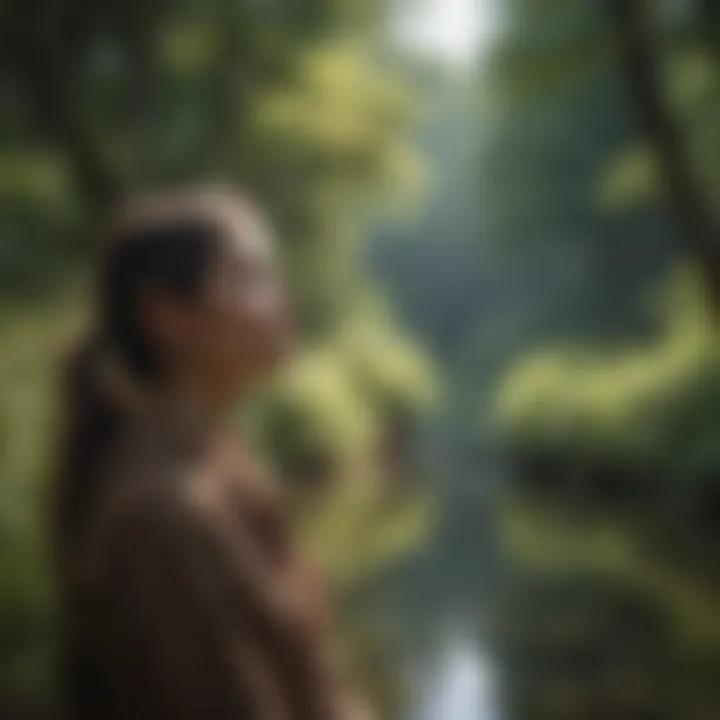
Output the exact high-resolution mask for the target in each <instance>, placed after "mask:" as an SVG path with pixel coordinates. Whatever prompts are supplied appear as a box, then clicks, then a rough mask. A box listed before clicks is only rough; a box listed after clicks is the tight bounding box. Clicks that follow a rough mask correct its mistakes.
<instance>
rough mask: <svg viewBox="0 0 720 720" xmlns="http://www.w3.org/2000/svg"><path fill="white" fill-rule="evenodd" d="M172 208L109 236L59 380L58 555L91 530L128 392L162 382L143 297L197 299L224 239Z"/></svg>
mask: <svg viewBox="0 0 720 720" xmlns="http://www.w3.org/2000/svg"><path fill="white" fill-rule="evenodd" d="M175 208H176V206H173V209H172V210H171V211H168V209H167V207H165V208H164V209H163V211H162V212H153V210H152V207H151V209H150V211H148V208H147V207H144V210H145V212H143V213H139V217H133V216H132V214H130V215H129V216H127V217H124V219H123V220H122V222H120V223H118V224H116V226H115V228H114V229H113V230H112V231H111V232H110V233H109V237H108V238H106V247H105V249H104V252H103V253H102V257H101V262H100V268H99V272H98V276H97V282H98V285H97V288H96V302H97V308H96V310H97V312H96V319H95V326H94V329H93V330H92V332H91V333H90V334H89V335H88V337H87V338H86V340H84V341H83V342H82V343H81V344H80V346H79V347H78V348H77V349H76V350H75V351H74V352H73V353H72V354H71V356H70V359H69V361H68V362H67V365H66V368H65V375H64V378H63V386H64V387H63V389H64V393H63V395H64V399H63V402H64V406H65V408H64V409H65V415H66V418H65V426H64V428H63V430H64V432H63V437H62V445H61V448H60V457H59V468H58V470H59V473H58V475H59V476H58V482H57V488H56V489H57V497H56V508H55V515H56V517H55V523H56V527H55V530H56V532H57V534H58V537H57V538H56V539H57V541H58V542H59V544H60V549H61V552H62V548H63V547H65V546H67V544H68V543H69V542H72V540H73V538H74V537H76V536H77V533H78V532H79V531H81V530H82V529H83V528H84V526H85V525H86V522H87V520H88V518H89V517H90V515H91V513H92V510H93V507H94V502H95V500H96V499H97V498H98V495H99V493H100V492H101V491H102V487H101V483H102V472H100V467H101V463H102V462H103V461H104V458H105V457H106V456H107V452H108V450H109V449H110V448H111V447H112V446H113V444H114V442H115V441H116V439H117V438H118V437H119V435H120V434H121V433H122V432H123V429H124V428H125V426H126V424H127V423H128V421H129V420H130V416H131V415H132V412H133V408H132V403H128V402H127V397H123V392H126V391H127V384H129V385H130V386H132V387H135V388H137V389H143V390H148V389H151V388H152V386H153V384H155V383H157V382H158V381H159V380H160V379H161V378H162V374H163V371H164V367H163V358H162V356H161V353H160V352H159V351H158V348H157V347H156V345H155V343H154V341H153V338H152V337H150V336H149V334H148V332H147V328H146V326H145V323H144V322H143V317H142V314H143V301H144V299H145V298H146V297H147V293H148V292H149V291H160V292H163V293H167V294H168V295H169V296H171V297H172V298H174V299H177V300H179V301H190V300H192V299H193V298H195V297H197V296H198V295H199V293H201V292H202V289H203V286H204V284H205V280H206V278H207V273H208V271H209V268H210V265H211V263H212V262H213V259H214V257H215V255H216V252H217V248H218V246H219V241H220V238H221V236H222V234H223V229H222V223H221V218H220V217H219V216H215V217H214V216H213V212H212V210H211V211H210V212H208V211H207V208H205V212H196V213H194V214H193V213H191V212H188V208H187V207H186V206H183V204H182V203H180V207H177V209H175ZM215 215H217V213H215ZM225 232H227V230H225ZM111 366H112V367H113V368H114V369H115V370H116V371H117V370H120V371H121V373H122V375H123V377H124V379H125V381H126V387H125V388H124V389H123V388H122V387H117V384H116V385H115V386H114V385H113V383H112V382H110V381H109V376H108V372H107V371H108V368H109V367H111ZM115 379H116V380H117V378H115Z"/></svg>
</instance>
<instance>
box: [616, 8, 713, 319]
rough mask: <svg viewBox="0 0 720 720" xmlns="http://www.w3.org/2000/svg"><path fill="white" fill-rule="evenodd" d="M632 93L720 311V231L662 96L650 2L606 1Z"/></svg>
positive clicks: (667, 193)
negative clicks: (652, 30) (719, 231)
mask: <svg viewBox="0 0 720 720" xmlns="http://www.w3.org/2000/svg"><path fill="white" fill-rule="evenodd" d="M608 5H609V9H610V12H611V14H612V18H613V21H614V24H615V31H616V35H617V42H618V50H619V52H620V57H621V62H622V65H623V67H624V70H625V76H626V82H627V88H628V94H629V96H630V100H631V102H632V104H633V106H634V110H635V113H636V115H637V119H638V122H639V125H640V128H641V131H642V133H643V135H644V137H645V139H646V140H647V142H648V144H649V145H650V147H651V148H652V151H653V153H654V154H655V157H656V161H657V167H658V170H659V173H660V181H661V184H662V190H663V196H664V200H665V203H666V206H667V209H668V211H669V212H670V214H671V216H672V218H673V220H674V223H675V226H676V228H677V230H678V232H679V233H680V235H681V237H682V238H683V240H684V242H685V244H686V246H687V248H688V249H689V250H690V252H691V254H692V256H693V257H694V259H695V260H696V262H697V263H698V265H699V267H700V269H701V271H702V273H703V275H704V277H705V279H706V281H707V284H708V290H709V292H710V295H711V298H712V302H713V305H714V307H716V308H717V309H719V310H720V233H718V228H717V225H716V222H715V218H714V217H713V214H712V213H711V212H710V209H709V207H708V205H707V204H706V201H705V198H704V197H703V192H702V188H701V187H700V184H699V182H698V180H697V178H696V177H695V174H694V172H693V168H692V163H691V161H690V158H689V155H688V153H687V151H686V148H685V147H684V144H683V140H682V136H681V133H680V131H679V129H678V127H677V125H676V123H675V120H674V118H673V117H672V113H671V111H670V108H669V107H668V105H667V102H666V100H665V98H664V96H663V91H662V85H661V80H660V73H659V69H658V64H657V54H656V49H655V47H654V45H653V40H652V32H651V28H650V25H651V15H650V12H649V6H650V3H648V1H647V0H608Z"/></svg>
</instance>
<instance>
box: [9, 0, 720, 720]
mask: <svg viewBox="0 0 720 720" xmlns="http://www.w3.org/2000/svg"><path fill="white" fill-rule="evenodd" d="M189 181H190V182H202V181H223V182H230V183H233V184H236V185H238V186H242V187H245V188H247V189H248V190H249V191H250V192H251V193H252V194H253V195H254V196H255V197H256V198H258V200H259V201H260V202H261V204H264V205H265V206H266V207H267V208H268V210H269V212H270V214H271V216H272V218H273V219H274V222H275V224H276V226H277V228H278V232H279V235H280V238H281V243H282V250H283V256H284V262H285V266H286V269H287V275H288V279H289V282H290V283H291V286H292V289H293V292H294V295H295V299H296V303H297V316H298V322H299V325H300V335H301V339H302V342H301V344H300V348H299V349H298V354H297V358H296V360H295V362H294V363H293V364H292V365H291V366H290V367H288V368H287V369H286V370H284V371H283V372H282V374H281V376H280V377H279V378H277V380H276V382H274V383H273V385H272V387H269V388H265V389H263V390H262V392H260V393H259V396H258V398H257V399H255V400H254V402H253V407H252V408H250V412H248V413H247V414H243V415H242V416H241V415H240V413H239V415H238V423H239V424H240V423H245V424H246V427H247V432H250V433H252V434H253V436H255V437H256V438H257V440H258V442H260V443H262V445H263V446H264V447H265V449H266V452H267V454H268V456H269V457H270V459H271V460H272V462H273V463H274V464H275V465H276V466H277V469H278V472H279V473H280V474H281V476H282V478H283V479H284V481H285V482H286V483H287V486H288V489H289V491H290V492H291V494H292V496H293V498H294V499H295V501H296V507H297V510H298V514H299V518H300V521H301V527H302V529H303V537H304V538H305V540H306V542H307V543H308V544H309V545H310V546H311V548H312V550H313V552H315V553H316V555H317V557H318V558H319V559H320V560H321V562H322V563H323V566H324V568H325V572H326V574H327V576H328V578H329V581H330V583H331V585H332V587H333V589H334V592H335V594H336V596H337V599H338V603H339V606H340V609H341V613H342V620H343V623H342V624H343V628H344V632H345V635H346V640H347V643H348V646H349V647H350V649H351V651H352V655H353V658H354V663H355V665H356V667H357V671H358V673H359V674H360V675H361V676H362V678H363V682H364V683H365V685H366V686H367V687H368V689H369V691H370V693H371V695H372V697H373V700H374V702H375V704H376V706H377V707H378V708H379V711H380V716H381V717H382V718H387V719H388V720H498V719H501V718H502V719H507V720H585V719H588V720H607V719H609V718H613V719H627V720H655V719H658V720H664V719H667V720H674V719H676V718H677V719H680V718H682V719H683V720H695V719H697V720H701V719H705V718H707V719H710V718H717V717H718V716H720V683H718V678H719V677H720V552H719V551H720V443H719V442H718V439H719V438H720V342H718V333H717V330H716V327H717V323H718V312H719V311H720V229H719V226H718V224H717V219H716V218H715V217H714V210H715V205H716V204H715V194H716V193H717V192H718V191H720V3H718V2H716V0H656V1H653V0H397V2H391V1H388V2H381V1H380V0H303V2H300V1H299V0H295V1H294V2H293V0H204V1H201V0H158V1H157V2H147V1H146V0H123V1H122V2H119V1H117V0H105V1H104V2H102V3H99V2H95V1H93V0H4V1H3V2H2V3H0V327H1V330H0V338H1V345H0V347H1V350H0V718H3V720H6V719H7V720H11V719H14V720H21V719H22V720H30V719H32V720H34V719H36V718H38V719H39V718H53V717H55V716H56V715H55V712H56V700H57V688H56V686H55V681H54V673H53V670H52V668H53V663H52V652H53V634H54V631H53V628H54V617H53V607H54V602H53V591H52V582H51V574H50V572H49V568H48V566H47V562H46V559H45V553H44V551H43V537H42V530H43V527H44V526H43V512H44V509H43V501H44V498H45V489H46V482H47V481H46V478H47V476H48V474H49V471H50V470H51V469H52V468H51V465H52V456H51V454H50V452H49V449H50V448H51V444H52V431H53V427H54V414H55V411H54V392H55V389H54V383H55V370H56V365H57V362H56V361H57V356H58V353H59V352H60V351H61V350H62V349H63V348H65V347H67V344H68V343H69V342H70V341H71V340H72V338H73V337H74V336H75V334H76V332H77V329H78V328H81V327H82V325H83V322H84V319H85V315H86V313H87V310H88V308H87V298H88V293H89V268H90V267H91V261H92V259H93V257H94V254H95V250H96V245H97V243H98V232H97V229H98V223H99V222H100V221H101V219H102V217H103V215H104V213H105V212H106V210H107V208H108V207H109V206H110V205H111V204H112V203H113V202H114V201H115V200H117V198H119V197H121V196H122V195H123V194H124V193H125V192H128V191H141V190H142V189H144V188H154V187H161V186H167V185H172V184H176V183H185V182H189Z"/></svg>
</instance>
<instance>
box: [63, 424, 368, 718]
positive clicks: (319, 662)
mask: <svg viewBox="0 0 720 720" xmlns="http://www.w3.org/2000/svg"><path fill="white" fill-rule="evenodd" d="M169 425H172V423H169ZM106 465H107V469H106V470H105V471H103V473H101V475H102V477H99V478H98V481H99V482H101V483H102V484H101V487H103V488H104V490H103V491H102V492H100V493H99V497H98V499H97V500H96V502H95V504H94V508H93V511H92V512H91V513H90V517H91V521H89V522H87V523H85V527H82V528H78V529H77V530H76V532H74V533H73V535H72V537H71V538H68V539H67V540H66V542H65V547H61V548H60V567H61V585H62V591H63V593H62V594H63V598H64V603H65V604H64V620H65V623H64V638H65V642H64V660H63V665H64V670H65V672H66V688H67V690H68V705H69V708H70V719H69V720H130V719H132V720H150V719H151V718H152V720H241V719H242V720H356V719H359V718H365V717H366V715H365V711H364V710H362V709H361V708H360V706H359V704H358V703H356V702H355V699H354V697H353V693H352V692H350V690H349V689H348V684H347V683H346V680H345V678H344V676H343V673H342V672H341V671H340V669H339V667H338V665H337V662H336V660H335V659H334V657H333V653H332V650H331V648H330V642H329V637H330V632H329V630H328V628H327V626H326V624H325V617H324V615H325V613H324V609H323V601H322V598H321V597H320V594H319V593H318V592H317V588H318V583H317V580H316V579H315V578H314V577H313V576H312V574H311V572H310V570H309V568H308V567H307V565H306V564H305V563H304V561H303V560H302V558H301V557H300V556H299V554H298V553H297V552H296V548H295V544H294V542H293V541H292V538H291V536H290V533H289V530H288V525H289V523H288V520H287V518H286V517H285V514H284V511H283V507H282V503H281V500H280V497H279V495H278V494H277V493H276V492H275V490H274V489H273V487H272V485H271V484H270V483H269V482H268V481H267V479H266V477H265V476H264V474H263V472H262V471H261V470H260V469H259V468H258V467H257V466H256V465H254V464H253V463H252V462H251V461H250V459H249V457H248V456H246V455H244V454H241V453H238V452H237V451H235V450H234V449H232V448H230V447H229V446H228V445H227V444H223V443H216V444H215V446H214V447H205V448H203V447H200V446H199V445H198V443H197V442H196V441H195V439H194V437H193V434H192V433H189V432H187V429H183V428H180V427H179V426H178V427H168V424H163V423H162V422H160V423H146V424H145V426H143V427H142V428H140V429H139V430H137V431H136V432H134V433H133V436H132V437H130V438H128V439H126V440H125V441H124V442H123V443H121V447H119V448H118V450H117V452H116V453H114V455H113V459H112V460H110V461H109V462H108V463H107V464H106Z"/></svg>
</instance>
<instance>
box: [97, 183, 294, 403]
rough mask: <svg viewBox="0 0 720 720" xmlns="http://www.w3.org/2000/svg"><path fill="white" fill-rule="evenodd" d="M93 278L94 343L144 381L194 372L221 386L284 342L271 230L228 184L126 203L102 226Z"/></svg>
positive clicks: (273, 356)
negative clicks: (103, 238)
mask: <svg viewBox="0 0 720 720" xmlns="http://www.w3.org/2000/svg"><path fill="white" fill-rule="evenodd" d="M98 280H99V287H98V299H99V307H98V319H97V321H98V324H99V329H100V333H101V336H102V338H103V341H104V342H105V343H106V344H107V346H108V347H109V348H110V349H111V350H112V352H113V353H114V354H115V355H116V356H117V359H118V360H119V361H120V363H121V364H122V365H123V366H124V368H125V370H126V371H127V372H128V373H130V375H131V376H132V377H133V378H134V379H136V380H137V381H138V382H140V383H142V384H143V385H144V386H150V387H151V386H153V385H158V384H163V383H165V382H167V381H168V380H171V379H172V377H173V376H174V375H177V374H184V375H188V374H190V375H193V374H194V375H195V376H196V379H197V380H198V381H199V382H201V383H205V384H208V385H210V386H212V387H215V388H216V389H218V390H221V391H228V392H230V391H232V390H234V389H235V387H236V386H237V385H238V384H240V383H244V382H247V381H249V380H252V379H254V378H256V377H257V376H258V375H260V374H262V373H263V372H264V371H266V370H267V369H268V368H269V367H270V366H272V365H273V364H274V363H275V361H276V360H277V359H278V358H279V356H281V354H282V352H283V350H284V348H285V345H286V342H287V339H288V338H287V336H288V327H287V312H286V306H285V299H284V293H283V287H282V283H281V280H280V275H279V270H278V266H277V262H276V258H275V248H274V239H273V237H272V233H271V231H270V229H269V227H268V225H267V223H266V222H265V220H264V218H263V217H262V215H261V214H260V213H259V211H258V210H257V209H256V208H255V207H254V206H253V205H252V204H251V203H250V202H249V201H247V200H246V199H244V198H242V197H239V196H236V195H233V194H231V193H229V192H227V191H220V190H200V191H197V190H196V191H180V192H175V193H171V194H167V195H164V196H160V197H156V198H150V199H148V200H144V201H138V202H135V203H130V204H128V205H127V206H126V207H125V208H124V209H123V210H122V211H121V212H120V213H119V215H118V217H117V218H116V220H115V222H114V223H113V224H112V225H111V229H110V232H109V237H108V238H107V245H106V247H105V249H104V254H103V259H102V265H101V269H100V276H99V278H98Z"/></svg>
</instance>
